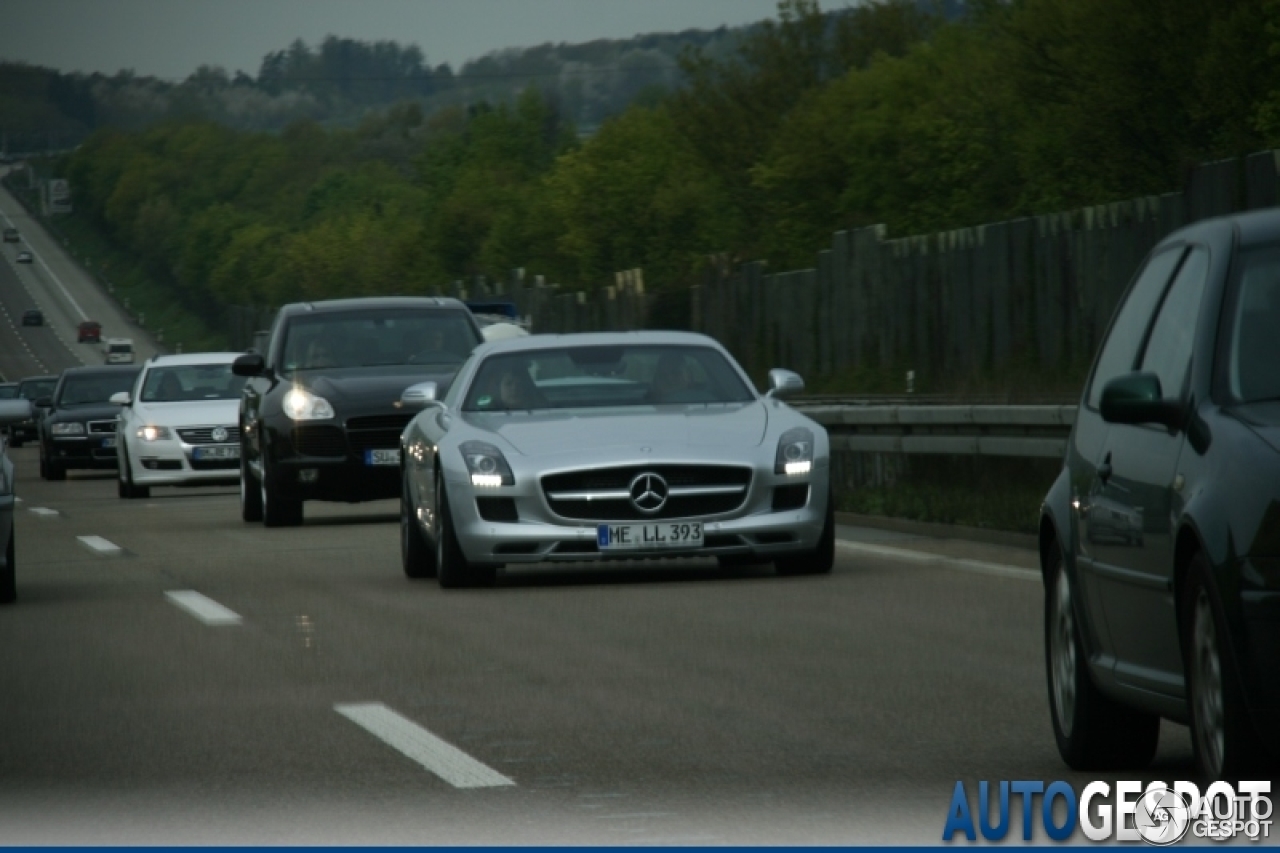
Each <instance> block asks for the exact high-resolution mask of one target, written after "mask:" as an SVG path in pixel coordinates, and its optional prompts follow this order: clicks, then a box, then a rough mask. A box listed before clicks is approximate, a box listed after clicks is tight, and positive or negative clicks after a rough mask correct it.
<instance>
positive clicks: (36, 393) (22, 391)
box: [18, 379, 58, 400]
mask: <svg viewBox="0 0 1280 853" xmlns="http://www.w3.org/2000/svg"><path fill="white" fill-rule="evenodd" d="M57 384H58V380H57V379H42V380H40V381H39V382H23V383H22V384H21V385H19V386H18V396H19V397H21V398H22V399H24V400H39V399H40V398H41V397H48V396H49V395H50V394H52V393H53V386H55V385H57Z"/></svg>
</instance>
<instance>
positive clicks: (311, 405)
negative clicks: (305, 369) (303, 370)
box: [280, 388, 333, 421]
mask: <svg viewBox="0 0 1280 853" xmlns="http://www.w3.org/2000/svg"><path fill="white" fill-rule="evenodd" d="M280 407H281V408H282V409H284V413H285V414H286V415H288V416H289V417H290V418H292V419H293V420H295V421H323V420H327V419H328V418H331V417H333V406H331V405H329V401H328V400H326V399H325V398H324V397H317V396H316V395H315V394H312V393H311V392H310V391H308V390H307V389H306V388H291V389H289V391H288V392H287V393H286V394H285V395H284V400H282V401H281V403H280Z"/></svg>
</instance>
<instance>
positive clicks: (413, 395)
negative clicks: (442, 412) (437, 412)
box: [400, 382, 439, 411]
mask: <svg viewBox="0 0 1280 853" xmlns="http://www.w3.org/2000/svg"><path fill="white" fill-rule="evenodd" d="M438 390H439V386H438V385H437V384H436V383H434V382H419V383H418V384H416V385H410V386H409V387H408V388H406V389H404V391H403V392H402V393H401V394H400V405H401V406H403V407H404V408H406V409H413V410H415V411H417V410H419V409H425V408H426V407H427V406H429V405H431V404H432V403H437V402H438V401H437V400H436V392H437V391H438Z"/></svg>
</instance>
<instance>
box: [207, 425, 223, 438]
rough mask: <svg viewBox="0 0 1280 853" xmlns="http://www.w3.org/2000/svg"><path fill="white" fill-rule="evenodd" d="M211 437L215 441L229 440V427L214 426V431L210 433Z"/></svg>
mask: <svg viewBox="0 0 1280 853" xmlns="http://www.w3.org/2000/svg"><path fill="white" fill-rule="evenodd" d="M209 437H210V438H212V439H213V440H214V441H226V440H227V428H226V427H214V428H213V432H211V433H209Z"/></svg>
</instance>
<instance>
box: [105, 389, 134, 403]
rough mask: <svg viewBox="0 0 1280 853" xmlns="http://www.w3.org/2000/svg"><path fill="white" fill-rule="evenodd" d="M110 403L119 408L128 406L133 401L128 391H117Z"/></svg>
mask: <svg viewBox="0 0 1280 853" xmlns="http://www.w3.org/2000/svg"><path fill="white" fill-rule="evenodd" d="M110 402H112V403H115V404H116V405H117V406H127V405H129V404H130V403H131V402H132V400H131V399H130V398H129V392H128V391H117V392H116V393H114V394H112V395H111V399H110Z"/></svg>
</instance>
